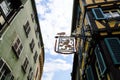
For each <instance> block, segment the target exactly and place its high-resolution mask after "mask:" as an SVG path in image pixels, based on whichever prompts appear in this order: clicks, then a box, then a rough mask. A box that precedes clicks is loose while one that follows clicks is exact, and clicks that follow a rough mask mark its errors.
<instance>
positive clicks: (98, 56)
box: [95, 45, 107, 75]
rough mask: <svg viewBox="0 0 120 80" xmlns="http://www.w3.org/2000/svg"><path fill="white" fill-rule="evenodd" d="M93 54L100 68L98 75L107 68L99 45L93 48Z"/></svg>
mask: <svg viewBox="0 0 120 80" xmlns="http://www.w3.org/2000/svg"><path fill="white" fill-rule="evenodd" d="M95 55H96V59H97V62H98V67H99V69H100V75H103V74H104V73H105V71H106V69H107V67H106V64H105V61H104V58H103V56H102V53H101V51H100V49H99V46H98V45H97V47H96V48H95Z"/></svg>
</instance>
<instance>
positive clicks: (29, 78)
mask: <svg viewBox="0 0 120 80" xmlns="http://www.w3.org/2000/svg"><path fill="white" fill-rule="evenodd" d="M32 78H33V71H32V67H30V69H29V73H28V76H27V79H28V80H32Z"/></svg>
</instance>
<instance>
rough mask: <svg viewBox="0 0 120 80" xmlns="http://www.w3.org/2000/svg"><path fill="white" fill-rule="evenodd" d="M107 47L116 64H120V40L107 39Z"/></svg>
mask: <svg viewBox="0 0 120 80" xmlns="http://www.w3.org/2000/svg"><path fill="white" fill-rule="evenodd" d="M105 43H106V46H107V48H108V50H109V53H110V56H111V58H112V60H113V62H114V64H120V40H119V38H105Z"/></svg>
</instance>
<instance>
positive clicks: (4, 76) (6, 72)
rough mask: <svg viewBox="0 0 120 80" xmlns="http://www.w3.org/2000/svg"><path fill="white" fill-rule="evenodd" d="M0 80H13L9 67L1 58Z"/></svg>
mask: <svg viewBox="0 0 120 80" xmlns="http://www.w3.org/2000/svg"><path fill="white" fill-rule="evenodd" d="M0 80H14V76H13V75H12V73H11V70H10V68H9V66H8V65H7V63H6V62H5V61H4V60H3V59H2V58H0Z"/></svg>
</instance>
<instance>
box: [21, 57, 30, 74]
mask: <svg viewBox="0 0 120 80" xmlns="http://www.w3.org/2000/svg"><path fill="white" fill-rule="evenodd" d="M28 64H29V61H28V58H27V57H26V58H25V60H24V63H23V65H22V69H23V71H24V72H26V71H27V67H28Z"/></svg>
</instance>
